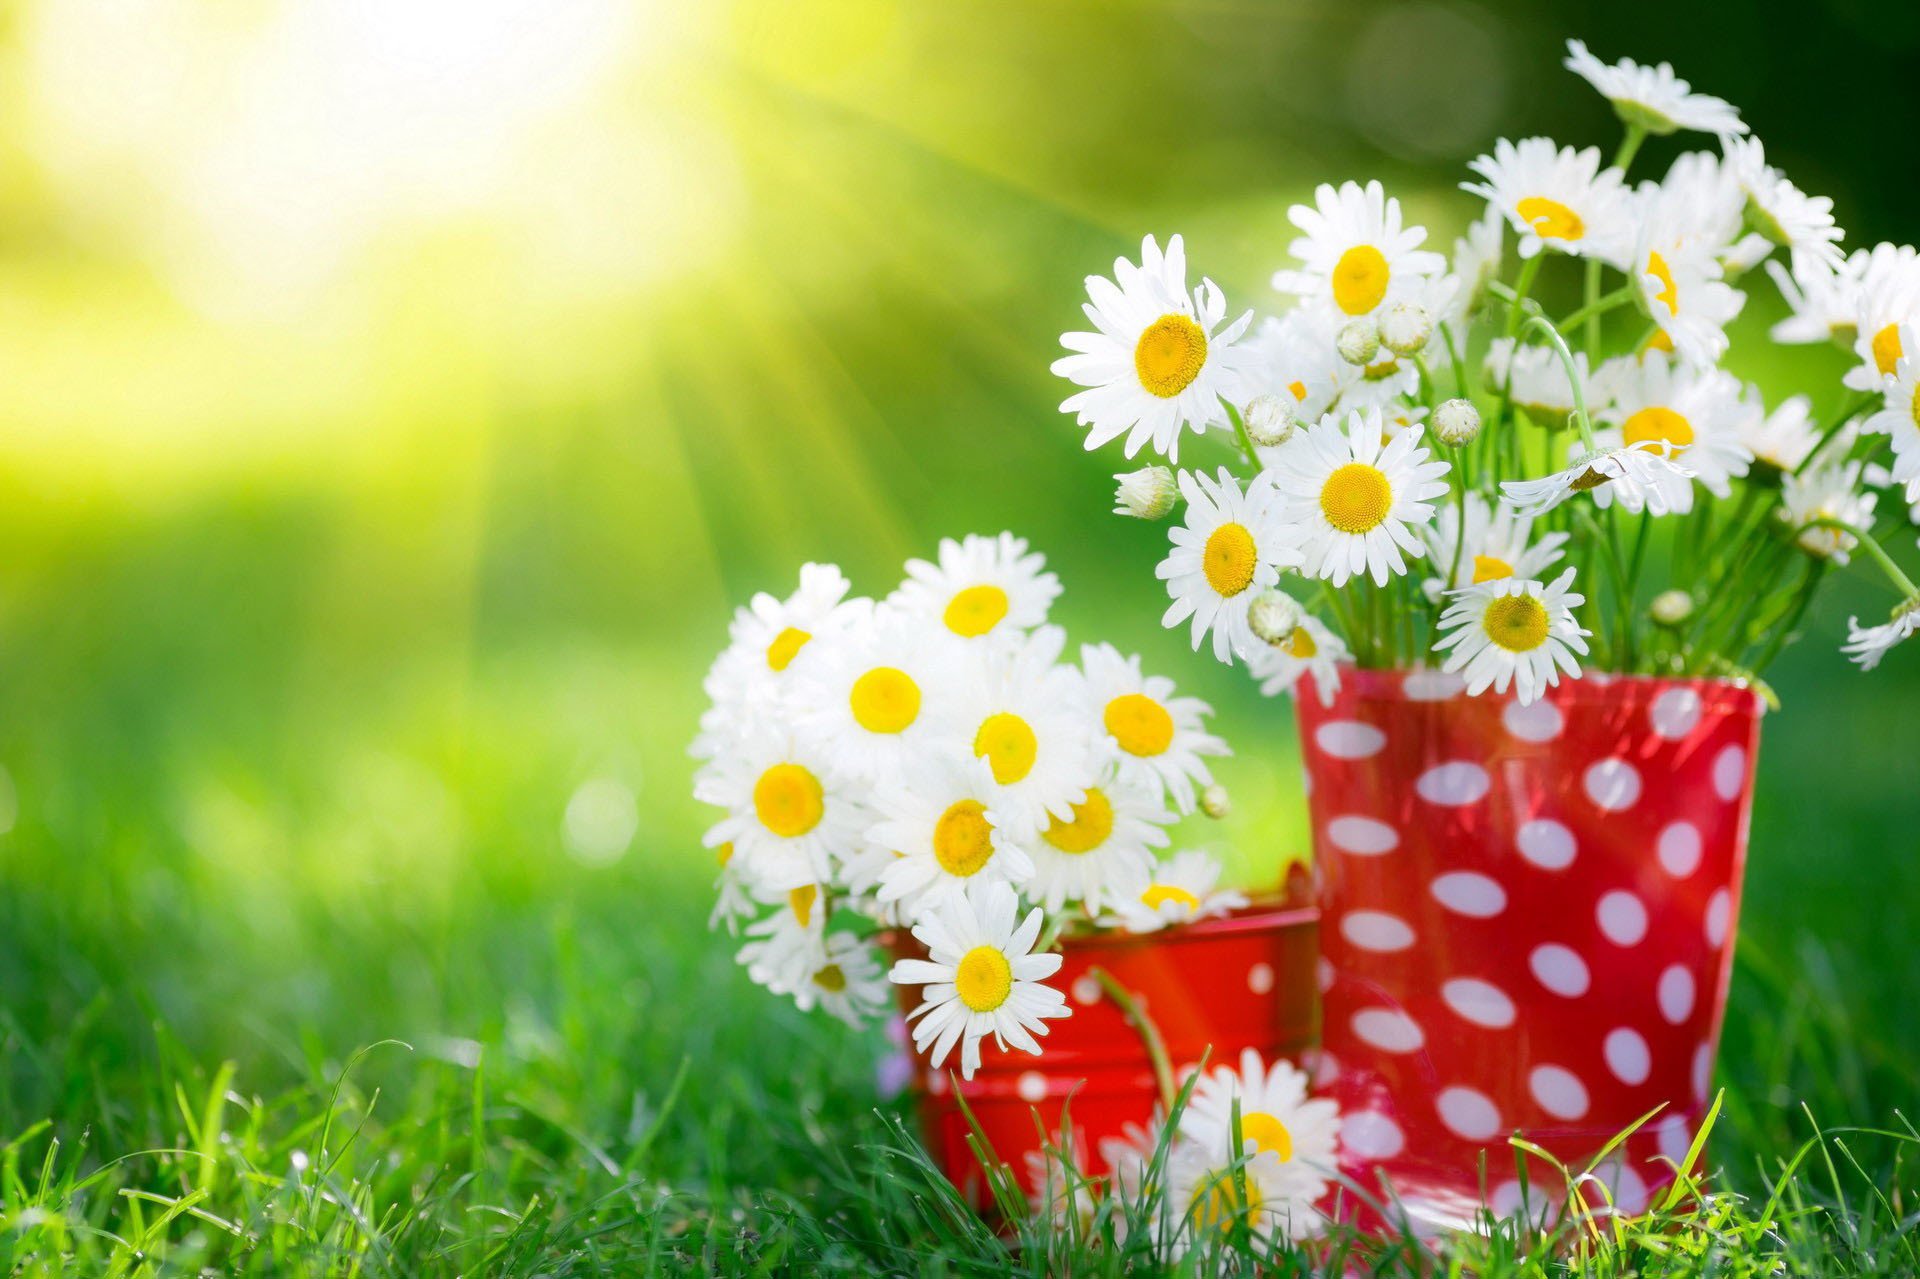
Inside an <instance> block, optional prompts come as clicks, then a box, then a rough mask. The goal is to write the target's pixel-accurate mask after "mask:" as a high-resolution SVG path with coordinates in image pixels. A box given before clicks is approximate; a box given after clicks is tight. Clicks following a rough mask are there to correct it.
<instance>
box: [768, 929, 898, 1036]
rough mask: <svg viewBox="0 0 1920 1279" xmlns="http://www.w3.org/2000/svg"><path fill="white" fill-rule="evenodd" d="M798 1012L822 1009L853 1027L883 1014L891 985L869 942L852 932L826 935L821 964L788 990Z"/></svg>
mask: <svg viewBox="0 0 1920 1279" xmlns="http://www.w3.org/2000/svg"><path fill="white" fill-rule="evenodd" d="M787 993H788V994H791V995H792V996H793V999H794V1002H795V1003H797V1004H799V1005H800V1011H801V1012H811V1011H812V1010H813V1009H814V1008H815V1007H819V1008H822V1009H824V1010H826V1011H827V1012H828V1013H830V1014H832V1015H833V1016H835V1017H837V1018H839V1019H840V1020H841V1021H843V1022H845V1023H846V1024H847V1025H849V1026H852V1027H854V1028H855V1029H856V1030H857V1029H859V1028H860V1027H862V1026H865V1025H867V1024H869V1023H870V1022H872V1021H873V1020H874V1019H875V1018H877V1017H880V1016H881V1015H883V1014H884V1013H885V1012H886V1011H887V1008H888V1005H890V1004H891V1003H892V1002H893V996H892V987H891V985H889V983H888V982H887V976H886V974H885V973H884V972H882V971H881V970H880V960H879V958H878V957H877V956H876V955H875V954H874V949H873V946H872V944H871V943H869V942H867V941H864V940H862V939H861V938H859V937H856V936H854V935H853V934H852V933H846V932H837V933H829V934H828V935H827V944H826V950H825V953H824V954H822V956H821V961H820V964H819V965H818V966H817V967H816V968H815V969H814V970H813V971H812V972H811V973H809V974H807V978H806V980H805V981H802V982H800V983H799V984H798V985H796V986H795V987H794V988H793V989H792V990H791V991H788V992H787Z"/></svg>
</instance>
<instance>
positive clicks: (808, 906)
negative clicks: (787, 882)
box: [787, 884, 820, 928]
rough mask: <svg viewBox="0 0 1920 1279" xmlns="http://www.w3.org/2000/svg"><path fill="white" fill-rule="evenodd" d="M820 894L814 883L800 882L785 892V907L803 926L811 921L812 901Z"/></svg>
mask: <svg viewBox="0 0 1920 1279" xmlns="http://www.w3.org/2000/svg"><path fill="white" fill-rule="evenodd" d="M819 896H820V889H819V887H818V886H817V885H814V884H802V885H800V887H798V888H796V889H794V890H793V891H792V892H790V893H788V894H787V909H788V910H790V911H792V912H793V917H794V918H795V919H796V920H798V921H799V922H800V927H802V928H805V927H806V926H807V925H808V924H810V923H812V922H813V903H814V901H815V899H817V898H818V897H819Z"/></svg>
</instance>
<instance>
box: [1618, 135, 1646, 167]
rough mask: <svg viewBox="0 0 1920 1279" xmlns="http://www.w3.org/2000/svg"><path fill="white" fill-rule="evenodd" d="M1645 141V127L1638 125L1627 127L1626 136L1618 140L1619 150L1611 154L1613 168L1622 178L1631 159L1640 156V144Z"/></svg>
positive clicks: (1631, 161)
mask: <svg viewBox="0 0 1920 1279" xmlns="http://www.w3.org/2000/svg"><path fill="white" fill-rule="evenodd" d="M1646 140H1647V130H1646V126H1644V125H1639V124H1630V125H1628V126H1627V136H1626V137H1624V138H1622V139H1620V149H1619V150H1618V151H1615V152H1614V153H1613V167H1614V168H1616V169H1618V170H1620V172H1621V175H1622V176H1624V175H1625V174H1626V172H1627V167H1628V166H1629V165H1631V164H1632V163H1633V157H1634V156H1636V155H1638V154H1640V144H1641V143H1642V142H1645V141H1646Z"/></svg>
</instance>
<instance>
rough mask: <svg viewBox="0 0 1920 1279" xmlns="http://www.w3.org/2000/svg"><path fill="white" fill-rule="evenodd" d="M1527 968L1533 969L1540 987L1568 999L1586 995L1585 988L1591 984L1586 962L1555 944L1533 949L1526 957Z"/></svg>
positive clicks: (1591, 980) (1565, 948)
mask: <svg viewBox="0 0 1920 1279" xmlns="http://www.w3.org/2000/svg"><path fill="white" fill-rule="evenodd" d="M1527 966H1528V967H1529V968H1531V969H1533V975H1534V976H1535V977H1536V978H1538V979H1539V981H1540V984H1541V985H1542V986H1545V987H1546V988H1547V989H1548V990H1550V991H1552V992H1553V993H1554V994H1556V995H1565V996H1566V997H1567V998H1568V999H1577V998H1579V997H1580V996H1581V995H1584V994H1586V993H1587V987H1589V986H1591V985H1592V984H1593V976H1592V974H1591V973H1589V972H1588V971H1587V961H1586V960H1584V959H1582V958H1580V956H1579V955H1577V954H1575V953H1574V952H1573V951H1572V950H1571V949H1569V948H1568V947H1565V946H1562V945H1559V944H1557V943H1553V942H1549V943H1548V944H1547V945H1545V946H1537V947H1535V948H1534V952H1533V954H1531V955H1529V956H1528V957H1527Z"/></svg>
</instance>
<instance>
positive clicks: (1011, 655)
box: [955, 626, 1095, 831]
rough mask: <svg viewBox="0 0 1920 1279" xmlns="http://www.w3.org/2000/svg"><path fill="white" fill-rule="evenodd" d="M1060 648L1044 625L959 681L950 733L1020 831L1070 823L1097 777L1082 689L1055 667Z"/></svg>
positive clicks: (1060, 634) (1061, 637)
mask: <svg viewBox="0 0 1920 1279" xmlns="http://www.w3.org/2000/svg"><path fill="white" fill-rule="evenodd" d="M1066 642H1067V634H1066V632H1065V631H1063V630H1061V629H1060V628H1059V627H1057V626H1044V627H1042V628H1040V629H1039V630H1037V631H1035V632H1033V634H1032V635H1030V636H1027V637H1025V638H1024V639H1022V640H1021V641H1020V642H1019V643H1017V644H1015V645H1013V646H1011V647H1009V648H1007V649H1003V650H997V651H994V652H990V653H987V654H984V655H982V656H980V657H978V658H976V659H975V660H973V661H971V662H969V663H968V665H967V667H966V670H965V673H964V675H963V679H964V682H965V685H966V687H967V688H968V689H969V690H970V696H969V697H968V699H967V711H966V713H965V714H964V715H961V716H959V717H958V718H956V720H955V729H956V735H957V736H958V737H959V739H960V740H962V741H965V742H967V743H969V744H970V747H971V749H972V751H973V753H974V754H975V755H978V756H979V757H980V758H982V759H984V760H986V761H987V764H988V767H989V768H991V769H992V772H993V780H994V781H995V782H996V783H997V784H998V786H999V791H998V794H997V797H996V799H995V803H994V810H995V811H996V812H997V813H1000V814H1002V815H1003V816H1004V817H1005V818H1006V820H1007V821H1008V822H1009V823H1010V824H1011V825H1012V826H1013V827H1015V828H1018V829H1020V830H1023V831H1033V830H1039V829H1040V828H1041V827H1043V826H1045V825H1046V824H1047V821H1048V818H1049V815H1058V816H1060V817H1071V816H1072V815H1073V806H1074V805H1075V804H1078V803H1080V802H1081V801H1082V800H1083V799H1085V798H1086V783H1087V780H1088V779H1089V778H1090V777H1092V776H1093V774H1094V771H1095V763H1094V759H1095V753H1094V742H1093V733H1092V730H1091V726H1090V725H1089V724H1088V717H1087V708H1086V703H1085V699H1084V686H1083V685H1082V683H1081V680H1080V677H1079V675H1078V673H1077V672H1076V671H1074V669H1073V668H1072V667H1070V666H1061V665H1059V661H1060V651H1061V649H1062V648H1064V647H1065V645H1066Z"/></svg>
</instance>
